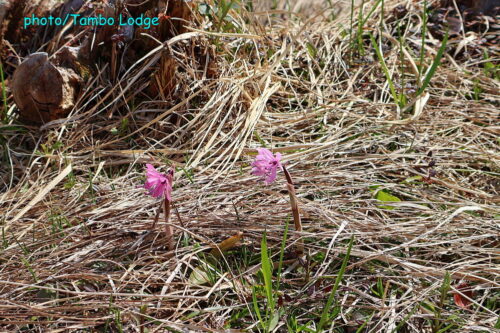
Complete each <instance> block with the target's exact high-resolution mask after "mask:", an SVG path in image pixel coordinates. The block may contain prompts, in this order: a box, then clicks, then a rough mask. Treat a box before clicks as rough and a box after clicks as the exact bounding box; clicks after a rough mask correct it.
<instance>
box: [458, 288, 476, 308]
mask: <svg viewBox="0 0 500 333" xmlns="http://www.w3.org/2000/svg"><path fill="white" fill-rule="evenodd" d="M457 290H458V291H460V293H454V294H453V300H454V301H455V304H456V305H457V306H459V307H461V308H464V309H467V308H468V307H469V306H470V305H471V304H472V302H471V301H470V300H469V299H468V298H472V297H473V296H474V294H473V292H472V289H471V287H470V286H469V285H468V284H467V283H461V284H459V285H458V286H457ZM462 295H465V296H467V297H468V298H466V297H464V296H462Z"/></svg>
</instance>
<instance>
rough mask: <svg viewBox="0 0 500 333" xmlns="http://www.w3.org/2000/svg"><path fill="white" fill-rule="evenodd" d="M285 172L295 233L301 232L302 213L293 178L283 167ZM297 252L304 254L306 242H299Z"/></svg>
mask: <svg viewBox="0 0 500 333" xmlns="http://www.w3.org/2000/svg"><path fill="white" fill-rule="evenodd" d="M283 172H284V173H285V177H286V181H287V184H286V187H287V189H288V195H289V196H290V206H291V207H292V215H293V223H294V225H295V231H298V232H301V231H302V222H301V220H300V211H299V205H298V201H297V195H296V194H295V186H294V185H293V181H292V177H291V176H290V173H289V172H288V170H287V169H286V167H285V166H283ZM297 252H298V254H299V255H300V254H302V253H304V242H303V241H302V240H299V241H298V242H297Z"/></svg>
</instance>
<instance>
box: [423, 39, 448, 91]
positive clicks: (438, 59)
mask: <svg viewBox="0 0 500 333" xmlns="http://www.w3.org/2000/svg"><path fill="white" fill-rule="evenodd" d="M447 43H448V31H446V33H445V35H444V38H443V41H442V42H441V46H440V47H439V50H438V52H437V54H436V57H435V58H434V61H433V62H432V65H431V67H430V68H429V70H428V71H427V74H426V75H425V78H424V81H423V82H422V86H421V87H420V89H419V90H418V91H417V95H416V96H418V95H420V94H421V93H423V92H424V90H425V88H427V86H428V85H429V82H431V79H432V77H433V76H434V73H435V72H436V69H437V68H438V66H439V64H440V62H441V58H442V57H443V53H444V50H445V49H446V44H447Z"/></svg>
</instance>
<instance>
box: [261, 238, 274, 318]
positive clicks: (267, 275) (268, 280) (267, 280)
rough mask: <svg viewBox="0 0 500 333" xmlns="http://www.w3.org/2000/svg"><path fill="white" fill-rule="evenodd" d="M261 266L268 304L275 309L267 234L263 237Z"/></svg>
mask: <svg viewBox="0 0 500 333" xmlns="http://www.w3.org/2000/svg"><path fill="white" fill-rule="evenodd" d="M261 264H262V268H261V269H262V275H263V276H264V288H265V289H266V296H267V303H268V308H269V309H274V297H273V279H272V277H273V270H272V268H271V260H270V259H269V254H268V252H267V239H266V233H265V232H264V235H263V236H262V243H261Z"/></svg>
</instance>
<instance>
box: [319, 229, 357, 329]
mask: <svg viewBox="0 0 500 333" xmlns="http://www.w3.org/2000/svg"><path fill="white" fill-rule="evenodd" d="M353 243H354V236H351V239H350V240H349V245H348V247H347V252H346V254H345V257H344V260H343V261H342V265H341V266H340V270H339V274H338V275H337V278H336V279H335V284H334V285H333V289H332V292H331V293H330V296H329V297H328V301H327V302H326V305H325V307H324V309H323V313H322V314H321V319H320V320H319V324H318V327H317V329H316V332H317V333H319V332H321V330H322V329H323V326H324V325H325V322H326V321H327V320H328V317H329V312H330V308H331V307H332V304H333V300H334V299H335V293H336V292H337V289H338V288H339V285H340V281H342V277H343V276H344V273H345V269H346V267H347V262H348V261H349V257H350V256H351V249H352V244H353Z"/></svg>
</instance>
